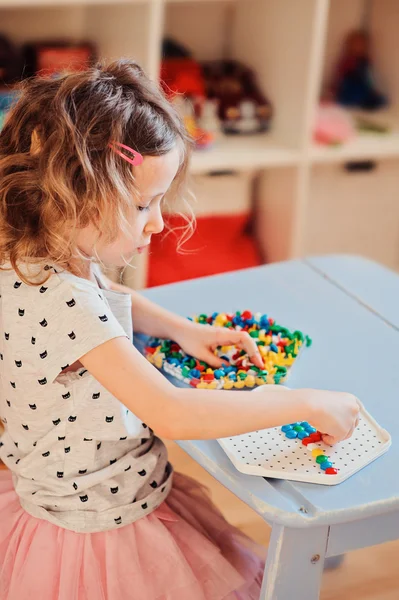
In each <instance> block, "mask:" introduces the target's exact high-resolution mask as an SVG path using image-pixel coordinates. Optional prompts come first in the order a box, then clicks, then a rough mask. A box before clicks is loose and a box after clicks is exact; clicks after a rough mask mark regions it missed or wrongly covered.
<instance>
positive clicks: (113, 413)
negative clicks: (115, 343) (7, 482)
mask: <svg viewBox="0 0 399 600" xmlns="http://www.w3.org/2000/svg"><path fill="white" fill-rule="evenodd" d="M51 273H52V275H51V277H50V279H49V280H48V281H47V282H46V283H45V284H44V285H41V286H40V285H39V286H32V285H27V284H25V283H23V282H21V281H20V279H19V278H18V276H17V275H16V273H15V272H14V271H13V270H9V271H0V295H1V297H0V417H1V419H2V421H3V423H4V427H5V432H4V434H3V435H2V437H1V442H0V444H1V448H0V458H1V460H3V462H4V463H5V464H6V465H7V466H8V468H9V469H10V470H11V471H12V473H13V479H14V485H15V489H16V492H17V493H18V495H19V497H20V501H21V505H22V506H23V508H24V509H25V510H26V511H27V512H28V513H30V514H31V515H33V516H35V517H38V518H41V519H46V520H48V521H50V522H51V523H54V524H56V525H59V526H60V527H64V528H66V529H71V530H73V531H78V532H96V531H104V530H109V529H114V528H116V527H121V526H124V525H127V524H129V523H132V522H134V521H136V520H138V519H140V518H141V517H142V516H144V515H148V514H149V513H151V512H152V511H153V510H155V508H157V507H158V506H159V505H160V504H161V503H162V502H163V501H164V500H165V498H166V496H167V494H168V492H169V491H170V488H171V484H172V468H171V466H170V464H169V463H168V457H167V451H166V448H165V446H164V444H163V443H162V441H161V440H159V439H158V438H157V437H155V436H154V435H153V432H152V431H151V429H150V428H149V427H147V425H146V424H144V423H142V422H141V421H140V420H139V419H138V418H137V417H136V416H135V415H133V414H132V413H131V412H130V411H129V410H127V409H126V407H125V406H124V405H123V404H121V403H120V402H119V401H118V400H117V399H116V398H114V397H113V396H112V394H110V393H109V392H108V391H107V390H106V389H105V388H104V387H102V386H101V385H100V384H99V383H98V382H97V380H96V379H95V378H94V377H92V375H90V373H89V372H88V371H85V370H84V369H80V370H79V371H78V372H75V373H71V372H69V373H61V371H62V369H64V368H66V367H67V366H68V365H72V364H73V363H74V362H75V361H77V360H78V359H79V358H80V357H82V356H83V355H84V354H86V353H87V352H89V351H90V350H92V349H93V348H95V347H97V346H99V345H100V344H102V343H104V342H106V341H108V340H111V339H113V338H116V337H121V336H123V337H128V338H129V339H132V318H131V296H130V295H129V294H121V293H119V292H113V291H110V290H104V289H101V288H100V287H98V286H97V285H96V284H94V283H92V282H90V281H87V280H85V279H80V278H79V277H75V276H74V275H72V274H70V273H67V272H62V273H61V272H57V271H56V270H55V269H53V268H51ZM134 393H135V391H134V389H132V394H134Z"/></svg>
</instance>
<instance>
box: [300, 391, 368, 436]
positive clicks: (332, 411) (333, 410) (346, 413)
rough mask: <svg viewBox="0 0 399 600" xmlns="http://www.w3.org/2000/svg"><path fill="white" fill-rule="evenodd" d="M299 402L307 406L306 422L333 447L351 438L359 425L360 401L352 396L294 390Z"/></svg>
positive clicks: (340, 393) (342, 393)
mask: <svg viewBox="0 0 399 600" xmlns="http://www.w3.org/2000/svg"><path fill="white" fill-rule="evenodd" d="M295 393H296V394H298V396H299V398H298V399H299V402H301V401H303V402H304V404H305V405H306V406H307V408H308V411H309V415H308V417H307V420H308V421H309V423H311V424H312V425H313V426H314V427H316V429H317V430H318V431H320V432H321V433H322V434H323V442H325V443H326V444H328V445H330V446H333V445H334V444H336V443H338V442H342V441H343V440H346V439H348V438H350V437H351V435H352V434H353V432H354V430H355V429H356V427H357V426H358V424H359V417H360V406H361V405H360V401H359V400H358V399H357V398H356V396H354V395H353V394H349V393H344V392H330V391H324V390H323V391H322V390H311V389H309V390H308V389H306V390H296V391H295Z"/></svg>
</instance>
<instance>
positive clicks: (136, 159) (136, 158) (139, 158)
mask: <svg viewBox="0 0 399 600" xmlns="http://www.w3.org/2000/svg"><path fill="white" fill-rule="evenodd" d="M115 146H119V148H123V149H124V150H127V151H128V152H130V153H131V154H132V155H133V158H130V156H127V155H126V154H125V153H124V152H121V151H120V150H118V149H117V148H115ZM109 147H110V148H111V150H113V151H114V152H116V154H119V156H121V157H122V158H124V159H125V160H127V162H128V163H130V164H131V165H133V166H134V167H137V166H138V165H141V163H142V162H143V155H142V154H140V152H137V151H136V150H133V148H130V146H125V144H120V143H119V142H111V143H110V144H109Z"/></svg>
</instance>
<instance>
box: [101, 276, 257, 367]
mask: <svg viewBox="0 0 399 600" xmlns="http://www.w3.org/2000/svg"><path fill="white" fill-rule="evenodd" d="M102 281H103V282H104V284H105V285H106V286H107V287H109V288H110V289H112V290H115V291H117V292H123V293H125V294H130V295H131V297H132V318H133V324H134V330H135V331H139V332H141V333H145V334H146V335H149V336H154V337H159V338H170V339H172V340H174V341H175V342H177V343H178V344H180V346H181V347H182V348H183V349H184V350H185V352H186V353H187V354H190V355H191V356H195V357H196V358H198V359H199V360H204V361H205V362H207V363H208V364H209V365H210V366H212V367H216V368H217V367H220V366H221V365H222V362H223V361H222V360H221V359H220V358H217V357H215V354H214V350H215V348H217V347H218V346H228V345H230V344H235V345H237V346H239V347H241V348H243V349H244V350H245V352H246V353H247V354H248V356H249V358H250V359H251V361H252V362H253V363H254V365H256V366H257V367H259V368H261V369H262V368H263V367H264V364H263V360H262V358H261V356H260V354H259V350H258V346H257V344H256V342H255V340H254V339H253V338H251V336H250V335H249V334H248V333H246V332H245V331H241V332H238V331H231V330H229V329H226V328H224V327H205V326H204V325H199V324H198V323H193V322H192V321H189V320H188V319H185V318H183V317H180V316H179V315H176V314H174V313H173V312H170V311H169V310H166V309H165V308H162V307H161V306H158V304H155V303H154V302H151V300H148V299H147V298H145V297H144V296H142V295H141V294H139V293H137V292H135V291H133V290H131V289H130V288H128V287H126V286H124V285H120V284H118V283H113V282H111V281H110V280H109V279H106V278H104V277H103V276H102Z"/></svg>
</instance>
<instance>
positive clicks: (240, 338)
mask: <svg viewBox="0 0 399 600" xmlns="http://www.w3.org/2000/svg"><path fill="white" fill-rule="evenodd" d="M174 339H175V341H176V342H177V343H178V344H179V345H180V346H181V348H182V349H183V350H184V351H185V352H186V353H187V354H190V355H191V356H194V357H195V358H198V360H203V361H204V362H206V363H208V364H209V365H210V366H211V367H214V368H218V367H221V366H222V365H224V364H226V361H223V360H222V359H220V358H218V357H217V356H215V354H214V350H215V349H216V348H217V347H218V346H233V345H234V346H238V348H242V349H243V350H245V352H246V353H247V354H248V357H249V359H250V361H251V362H252V363H253V364H254V365H255V366H256V367H259V368H260V369H263V368H264V363H263V360H262V357H261V355H260V353H259V350H258V346H257V344H256V342H255V340H254V338H252V337H251V336H250V335H249V334H248V333H247V332H246V331H234V330H232V329H227V328H225V327H212V326H210V325H200V324H199V323H193V322H192V321H187V322H186V323H185V324H184V326H183V327H182V328H181V329H180V330H179V332H175V334H174Z"/></svg>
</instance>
